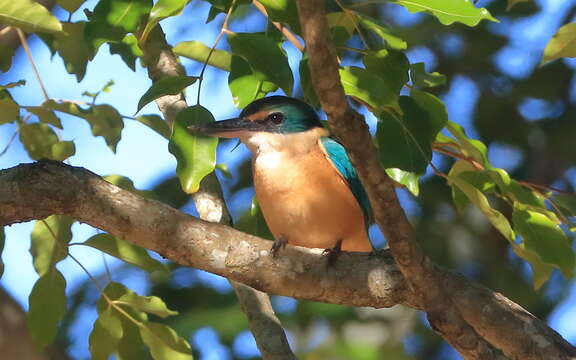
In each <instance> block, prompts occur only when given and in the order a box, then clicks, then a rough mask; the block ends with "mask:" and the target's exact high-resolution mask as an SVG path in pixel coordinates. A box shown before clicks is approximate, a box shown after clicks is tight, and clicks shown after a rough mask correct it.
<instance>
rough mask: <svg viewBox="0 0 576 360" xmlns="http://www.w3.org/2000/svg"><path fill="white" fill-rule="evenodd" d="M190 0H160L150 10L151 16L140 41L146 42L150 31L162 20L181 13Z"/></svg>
mask: <svg viewBox="0 0 576 360" xmlns="http://www.w3.org/2000/svg"><path fill="white" fill-rule="evenodd" d="M188 1H189V0H158V1H157V2H156V3H155V4H154V7H152V10H151V11H150V17H149V18H148V23H147V24H146V27H145V28H144V31H143V32H142V36H141V37H140V41H141V42H144V41H145V40H146V39H147V38H148V35H149V34H150V31H152V29H154V27H155V26H156V25H158V23H159V22H160V21H161V20H163V19H166V18H167V17H170V16H175V15H178V14H180V12H181V11H182V9H184V6H186V4H188Z"/></svg>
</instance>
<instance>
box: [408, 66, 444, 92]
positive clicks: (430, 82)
mask: <svg viewBox="0 0 576 360" xmlns="http://www.w3.org/2000/svg"><path fill="white" fill-rule="evenodd" d="M410 77H411V78H412V84H414V86H416V87H418V88H425V87H435V86H440V85H444V84H446V76H445V75H442V74H440V73H439V72H433V73H427V72H426V69H425V68H424V63H415V64H411V65H410Z"/></svg>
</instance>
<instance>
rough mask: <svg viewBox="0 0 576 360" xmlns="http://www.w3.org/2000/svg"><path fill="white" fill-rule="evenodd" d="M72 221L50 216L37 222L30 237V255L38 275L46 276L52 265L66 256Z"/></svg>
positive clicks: (62, 216)
mask: <svg viewBox="0 0 576 360" xmlns="http://www.w3.org/2000/svg"><path fill="white" fill-rule="evenodd" d="M72 223H74V220H72V219H71V218H69V217H67V216H64V215H52V216H49V217H47V218H46V219H44V220H38V221H36V223H35V224H34V229H33V230H32V234H31V235H30V238H31V243H30V253H31V254H32V257H33V259H34V269H35V270H36V272H37V273H38V275H40V276H42V275H44V274H46V273H47V272H48V271H49V270H50V269H51V268H53V267H54V265H55V264H56V263H57V262H59V261H60V260H62V259H64V258H65V257H66V256H67V255H68V243H69V242H70V240H71V239H72V230H71V227H72Z"/></svg>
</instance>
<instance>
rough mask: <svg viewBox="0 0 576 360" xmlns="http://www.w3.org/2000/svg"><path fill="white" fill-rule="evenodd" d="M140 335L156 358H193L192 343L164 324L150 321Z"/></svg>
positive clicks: (162, 359) (181, 359)
mask: <svg viewBox="0 0 576 360" xmlns="http://www.w3.org/2000/svg"><path fill="white" fill-rule="evenodd" d="M140 335H141V336H142V340H143V341H144V343H145V344H146V345H147V346H148V348H149V349H150V353H151V354H152V357H153V358H154V359H155V360H192V350H191V349H190V344H188V342H187V341H186V340H184V339H182V338H181V337H179V336H178V334H176V332H175V331H174V330H173V329H172V328H170V327H168V326H166V325H164V324H159V323H155V322H148V323H146V325H145V326H143V327H141V328H140Z"/></svg>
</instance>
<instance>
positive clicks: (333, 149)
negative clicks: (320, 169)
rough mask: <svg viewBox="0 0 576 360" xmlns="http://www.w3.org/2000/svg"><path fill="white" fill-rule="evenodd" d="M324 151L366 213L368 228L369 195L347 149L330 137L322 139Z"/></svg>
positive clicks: (369, 214)
mask: <svg viewBox="0 0 576 360" xmlns="http://www.w3.org/2000/svg"><path fill="white" fill-rule="evenodd" d="M320 141H321V143H322V146H323V147H324V150H325V151H326V153H327V154H328V157H329V158H330V160H331V161H332V164H334V166H335V167H336V169H337V170H338V172H340V175H342V177H343V178H344V179H345V180H346V182H347V183H348V186H349V187H350V190H351V191H352V194H354V197H355V198H356V200H357V201H358V203H359V204H360V207H361V208H362V210H363V211H364V218H365V219H366V226H368V225H369V223H370V222H371V220H370V219H371V215H372V209H371V208H370V201H369V200H368V195H367V194H366V191H365V190H364V187H363V186H362V183H361V182H360V178H359V177H358V174H357V173H356V170H355V169H354V167H352V163H350V159H349V158H348V154H347V153H346V149H344V146H342V144H340V143H339V142H337V141H336V140H334V139H332V138H330V137H322V138H320Z"/></svg>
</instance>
